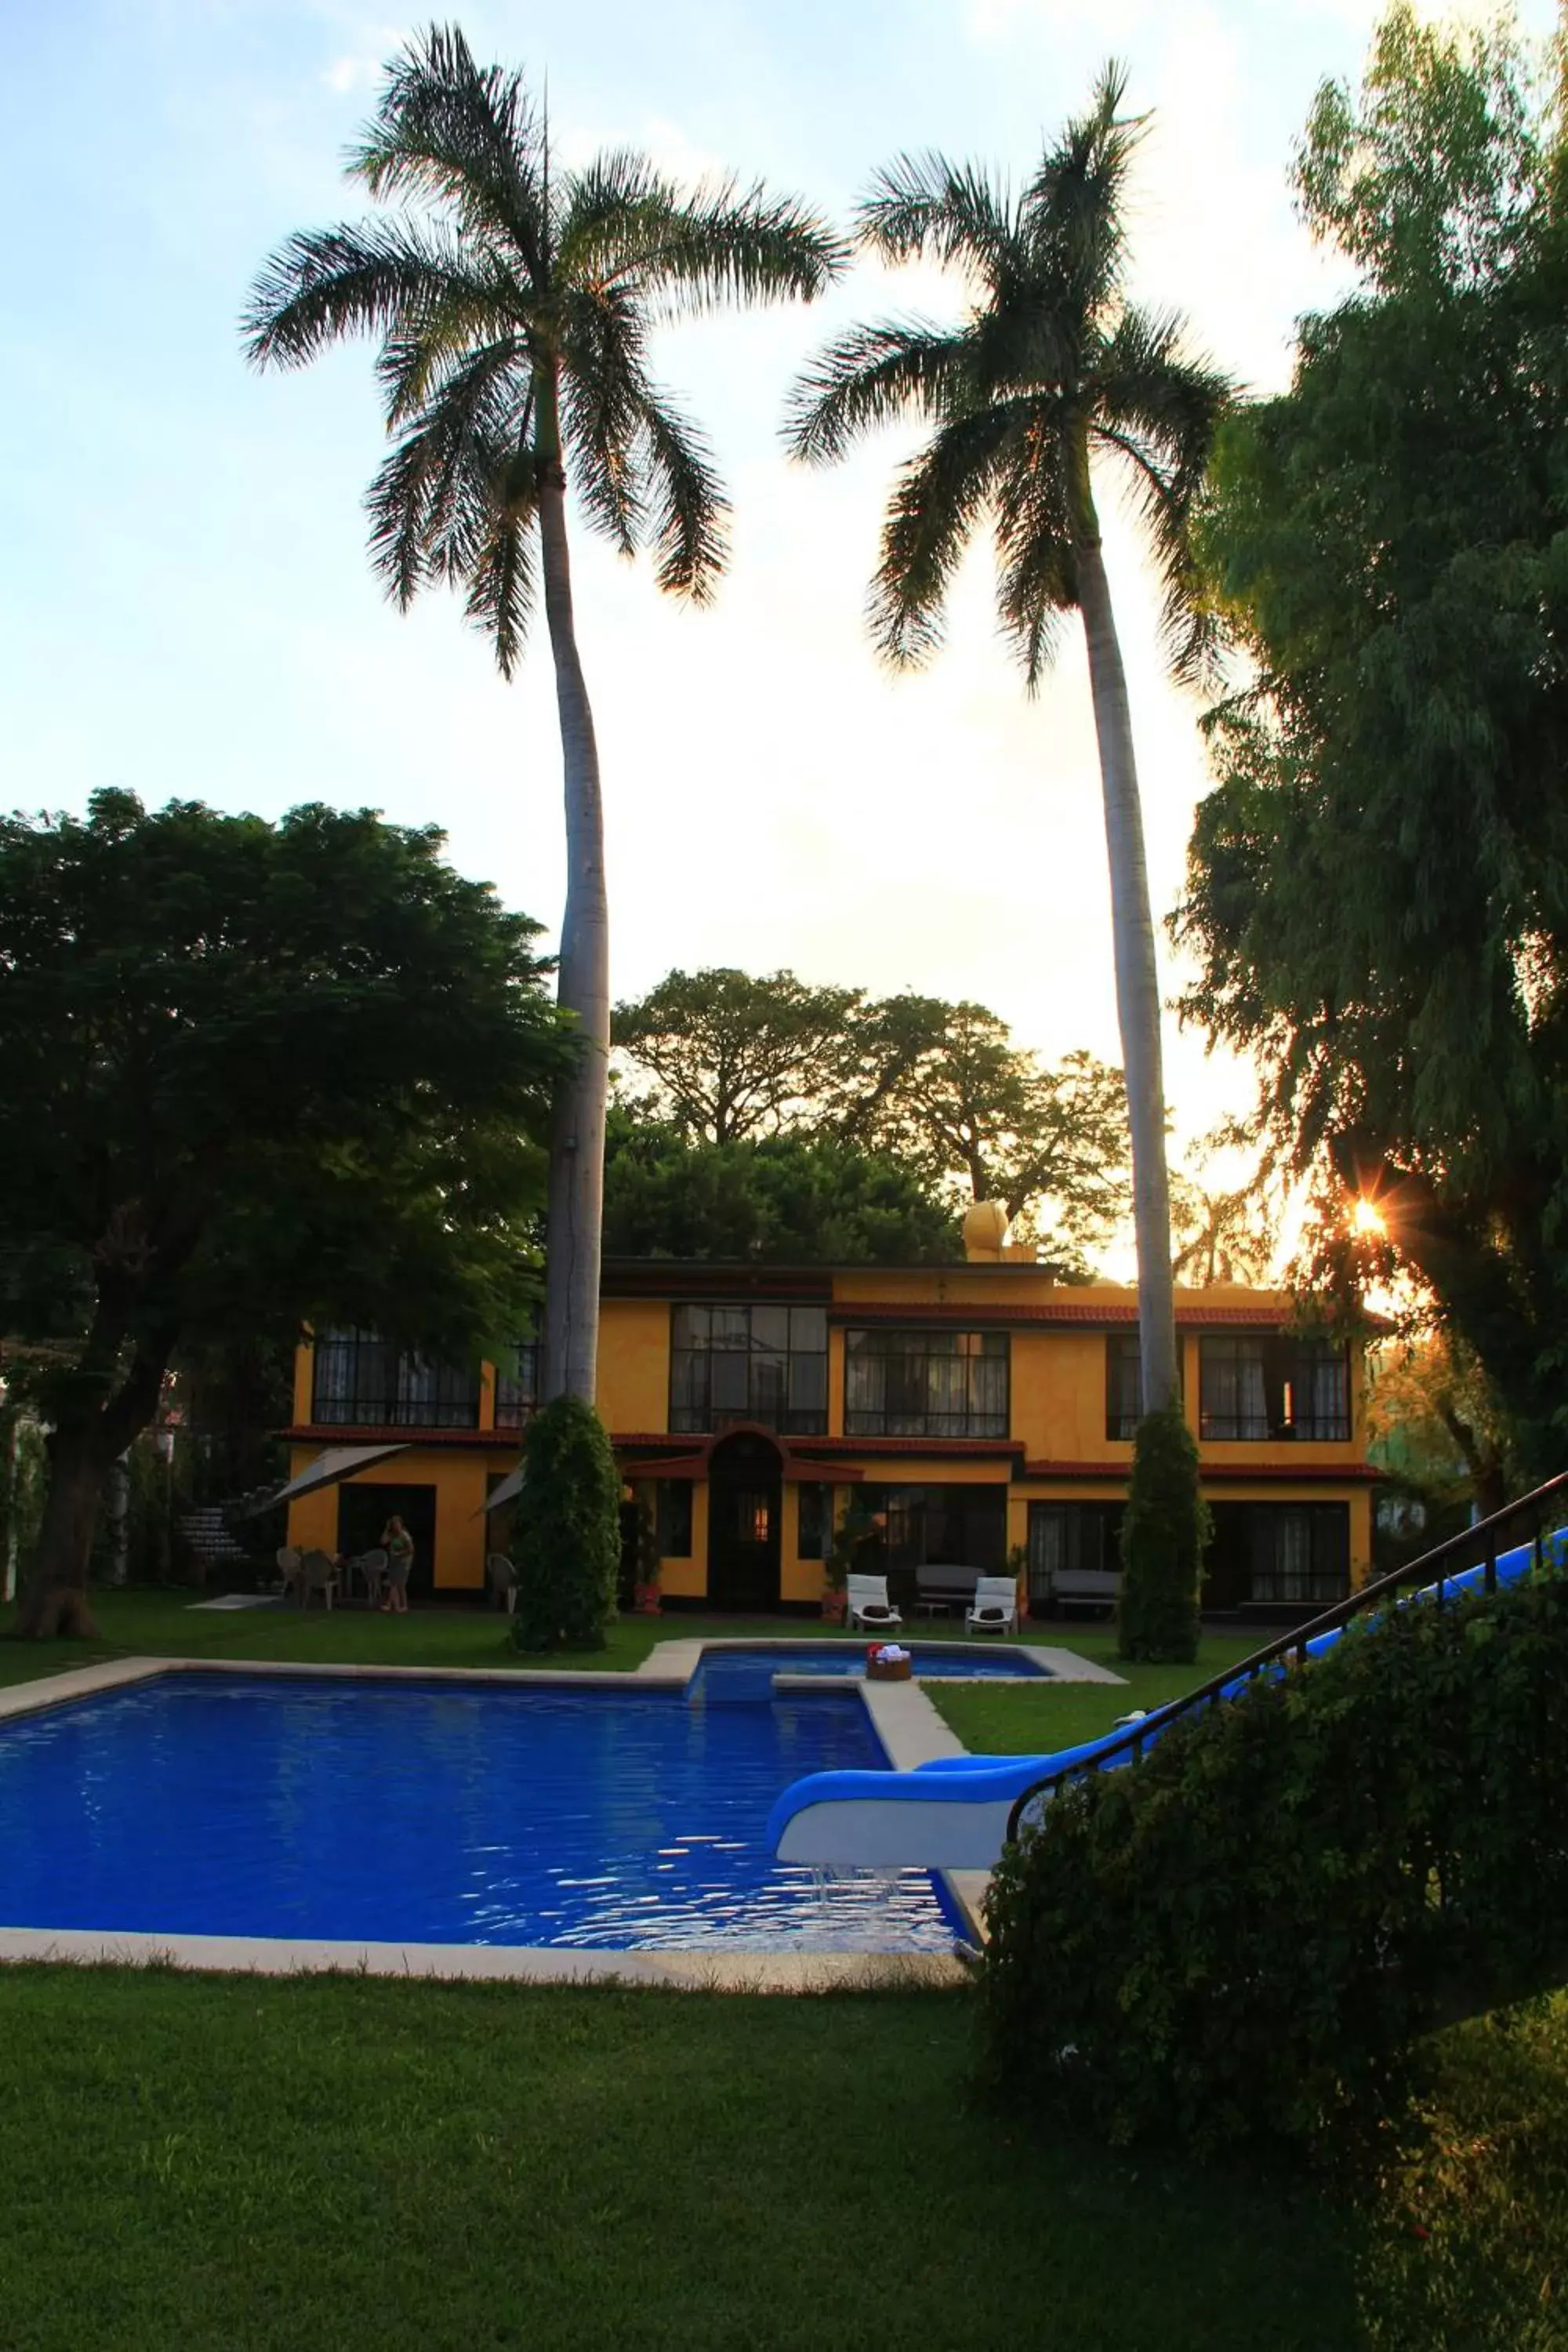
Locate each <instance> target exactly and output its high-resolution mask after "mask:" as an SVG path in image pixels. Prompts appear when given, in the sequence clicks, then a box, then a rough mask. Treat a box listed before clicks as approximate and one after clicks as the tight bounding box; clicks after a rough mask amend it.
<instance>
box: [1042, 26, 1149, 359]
mask: <svg viewBox="0 0 1568 2352" xmlns="http://www.w3.org/2000/svg"><path fill="white" fill-rule="evenodd" d="M1126 94H1127V68H1126V67H1125V66H1123V65H1121V64H1119V63H1118V62H1117V61H1116V60H1115V59H1114V58H1112V59H1111V60H1110V63H1109V64H1107V65H1105V66H1103V67H1102V68H1101V69H1100V78H1099V79H1098V81H1097V82H1096V84H1095V88H1094V95H1093V98H1092V100H1091V101H1090V104H1089V111H1088V112H1087V113H1086V114H1080V115H1079V116H1077V117H1075V118H1074V120H1073V121H1070V122H1068V124H1067V126H1066V128H1065V129H1064V130H1063V131H1062V134H1061V137H1060V138H1059V139H1058V142H1057V143H1056V145H1055V146H1054V147H1050V148H1047V151H1046V152H1045V154H1044V155H1043V156H1042V157H1041V159H1040V166H1039V169H1038V171H1037V173H1035V176H1034V178H1033V179H1032V180H1031V181H1030V183H1029V185H1028V187H1027V189H1026V191H1025V194H1024V202H1023V208H1022V209H1023V217H1024V222H1025V226H1026V235H1027V237H1028V242H1029V246H1030V248H1031V257H1032V261H1033V264H1034V267H1035V268H1046V269H1047V270H1049V271H1051V272H1052V273H1053V274H1055V275H1056V276H1057V277H1058V278H1059V280H1060V282H1061V283H1062V285H1063V286H1064V288H1070V289H1072V291H1073V295H1074V297H1075V299H1077V301H1078V303H1079V306H1080V307H1081V308H1082V309H1083V310H1084V311H1085V313H1086V315H1089V316H1092V315H1093V314H1094V313H1095V312H1096V311H1097V310H1104V309H1106V308H1108V307H1109V306H1110V304H1111V303H1112V302H1113V301H1114V299H1115V297H1116V295H1117V292H1118V289H1120V286H1121V276H1122V270H1123V268H1124V267H1125V263H1126V257H1127V207H1126V197H1127V181H1128V176H1129V173H1131V166H1132V157H1133V154H1134V152H1136V150H1137V147H1138V144H1139V142H1140V141H1141V139H1142V135H1143V131H1144V128H1145V125H1146V122H1147V117H1146V116H1142V115H1133V116H1126V115H1123V114H1122V112H1121V102H1122V100H1123V99H1124V98H1125V96H1126Z"/></svg>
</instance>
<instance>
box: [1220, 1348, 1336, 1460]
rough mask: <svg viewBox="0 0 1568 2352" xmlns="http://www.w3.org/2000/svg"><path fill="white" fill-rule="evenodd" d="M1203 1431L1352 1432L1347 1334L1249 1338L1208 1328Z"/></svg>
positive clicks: (1230, 1434) (1258, 1434) (1326, 1435)
mask: <svg viewBox="0 0 1568 2352" xmlns="http://www.w3.org/2000/svg"><path fill="white" fill-rule="evenodd" d="M1199 1352H1200V1358H1201V1361H1202V1366H1203V1379H1202V1421H1201V1426H1200V1435H1202V1436H1204V1437H1208V1438H1221V1439H1224V1438H1245V1439H1254V1438H1268V1437H1295V1438H1300V1439H1303V1440H1307V1441H1315V1442H1322V1441H1325V1440H1330V1439H1335V1438H1338V1439H1344V1438H1347V1437H1349V1435H1350V1433H1351V1393H1350V1364H1349V1360H1348V1358H1347V1356H1346V1351H1345V1346H1344V1342H1343V1340H1342V1339H1322V1338H1317V1337H1314V1338H1300V1337H1298V1336H1295V1335H1292V1334H1289V1333H1284V1332H1269V1333H1258V1334H1252V1333H1248V1334H1247V1336H1246V1337H1245V1338H1243V1337H1240V1336H1233V1335H1231V1334H1229V1333H1226V1335H1225V1336H1224V1337H1223V1338H1222V1337H1220V1336H1219V1335H1218V1334H1211V1333H1208V1332H1205V1334H1204V1336H1203V1339H1201V1340H1200V1342H1199Z"/></svg>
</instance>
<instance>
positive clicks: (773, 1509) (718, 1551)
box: [708, 1429, 784, 1611]
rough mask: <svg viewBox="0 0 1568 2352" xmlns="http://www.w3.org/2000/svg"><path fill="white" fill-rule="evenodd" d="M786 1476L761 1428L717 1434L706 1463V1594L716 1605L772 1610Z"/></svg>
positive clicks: (775, 1603)
mask: <svg viewBox="0 0 1568 2352" xmlns="http://www.w3.org/2000/svg"><path fill="white" fill-rule="evenodd" d="M783 1507H784V1475H783V1465H782V1464H781V1462H780V1459H779V1449H778V1447H777V1446H776V1445H775V1444H773V1439H772V1438H771V1437H766V1436H764V1435H763V1433H762V1432H761V1431H760V1430H750V1429H746V1430H737V1431H736V1432H735V1433H734V1434H733V1435H732V1436H730V1437H725V1438H721V1440H720V1442H719V1444H717V1445H715V1447H714V1448H713V1452H712V1454H711V1455H710V1459H709V1465H708V1599H709V1602H710V1606H711V1607H713V1608H715V1609H726V1610H729V1609H733V1610H737V1611H750V1610H762V1609H776V1608H777V1607H778V1602H779V1534H780V1528H779V1522H780V1518H781V1517H782V1514H783Z"/></svg>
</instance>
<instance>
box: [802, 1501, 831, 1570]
mask: <svg viewBox="0 0 1568 2352" xmlns="http://www.w3.org/2000/svg"><path fill="white" fill-rule="evenodd" d="M797 1492H798V1496H799V1524H798V1527H797V1528H796V1532H795V1558H796V1559H826V1558H827V1553H828V1547H829V1545H830V1544H831V1542H832V1540H833V1489H832V1487H831V1486H801V1487H800V1488H799V1489H798V1490H797Z"/></svg>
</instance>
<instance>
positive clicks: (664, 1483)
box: [653, 1478, 692, 1559]
mask: <svg viewBox="0 0 1568 2352" xmlns="http://www.w3.org/2000/svg"><path fill="white" fill-rule="evenodd" d="M653 1517H654V1529H655V1539H656V1541H657V1542H658V1556H659V1558H660V1559H690V1558H691V1557H692V1551H691V1542H692V1538H691V1481H690V1479H689V1478H658V1479H656V1480H655V1481H654V1507H653Z"/></svg>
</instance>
